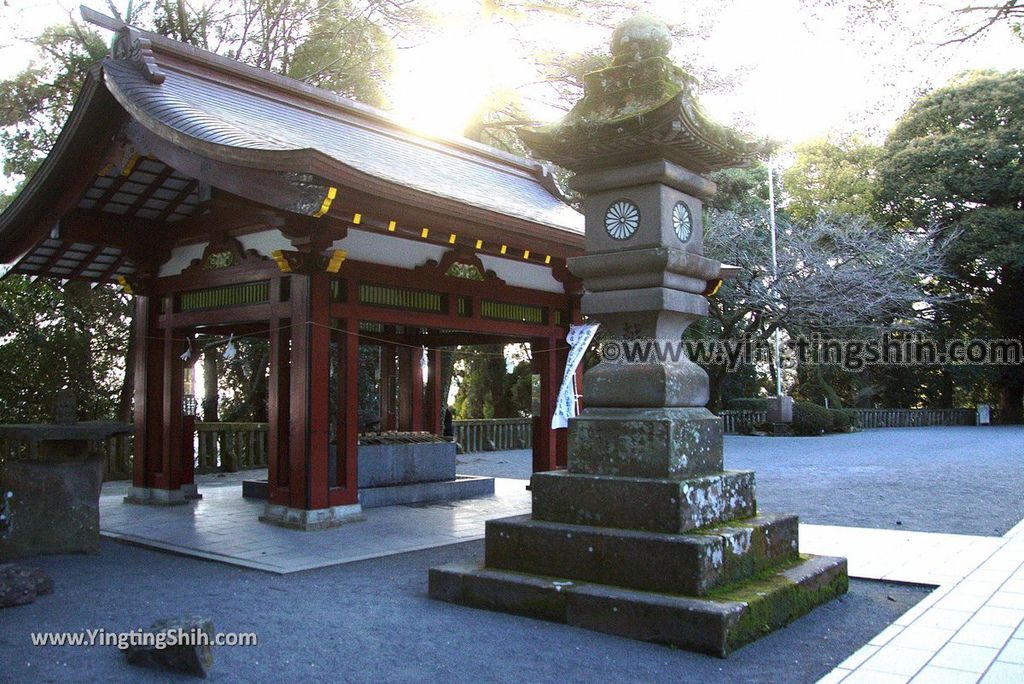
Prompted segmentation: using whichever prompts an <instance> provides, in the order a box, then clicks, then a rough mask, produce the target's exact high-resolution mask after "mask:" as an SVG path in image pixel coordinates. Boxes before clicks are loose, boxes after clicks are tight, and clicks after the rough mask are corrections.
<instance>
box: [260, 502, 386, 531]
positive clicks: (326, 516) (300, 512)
mask: <svg viewBox="0 0 1024 684" xmlns="http://www.w3.org/2000/svg"><path fill="white" fill-rule="evenodd" d="M360 520H366V516H365V515H364V514H363V508H362V506H360V505H359V504H351V505H348V506H331V507H330V508H316V509H313V510H305V509H302V508H289V507H288V506H282V505H279V504H270V503H268V504H266V505H265V506H264V507H263V515H261V516H260V522H265V523H270V524H271V525H278V526H280V527H290V528H292V529H296V530H307V531H311V530H326V529H330V528H332V527H338V526H339V525H344V524H346V523H350V522H359V521H360Z"/></svg>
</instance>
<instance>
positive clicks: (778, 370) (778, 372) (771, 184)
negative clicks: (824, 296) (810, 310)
mask: <svg viewBox="0 0 1024 684" xmlns="http://www.w3.org/2000/svg"><path fill="white" fill-rule="evenodd" d="M768 226H769V228H770V229H771V235H772V288H773V289H774V288H776V287H777V286H778V280H779V253H778V249H777V245H776V238H775V180H774V175H773V173H772V162H771V160H770V159H769V160H768ZM781 336H782V331H781V330H780V329H779V327H778V322H776V326H775V396H777V397H781V396H782V337H781Z"/></svg>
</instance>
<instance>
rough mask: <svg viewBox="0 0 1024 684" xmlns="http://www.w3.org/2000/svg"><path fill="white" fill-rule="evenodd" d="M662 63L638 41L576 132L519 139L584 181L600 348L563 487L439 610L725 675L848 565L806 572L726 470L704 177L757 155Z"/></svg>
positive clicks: (451, 582)
mask: <svg viewBox="0 0 1024 684" xmlns="http://www.w3.org/2000/svg"><path fill="white" fill-rule="evenodd" d="M670 46H671V39H670V36H669V33H668V30H667V28H665V27H664V26H663V25H661V24H658V23H657V22H654V21H652V20H650V19H646V18H643V17H637V18H634V19H632V20H630V21H628V22H626V23H625V24H623V25H622V26H620V27H619V28H618V29H617V30H616V32H615V34H613V37H612V54H613V57H614V61H613V63H612V66H611V67H610V68H608V69H604V70H602V71H599V72H596V73H593V74H589V75H588V76H587V77H586V79H585V85H586V96H585V97H584V98H583V100H581V101H580V102H579V103H578V104H577V105H576V107H574V108H573V110H572V111H571V112H570V113H569V114H568V115H567V116H566V117H565V119H563V120H562V121H560V122H558V123H556V124H553V125H551V126H546V127H542V128H540V129H532V130H524V131H521V132H520V135H521V137H522V138H523V140H524V141H525V142H526V143H527V144H528V145H529V146H530V147H531V148H532V149H533V150H534V151H535V152H536V153H537V154H538V156H541V157H545V158H547V159H551V160H552V161H555V162H557V163H559V164H562V165H563V166H565V167H567V168H569V169H570V170H572V171H575V172H576V174H577V175H576V176H575V178H574V179H573V181H572V185H573V187H574V188H575V189H576V190H578V191H579V192H580V193H581V194H582V195H583V198H584V199H583V207H584V212H585V214H586V254H585V255H584V256H581V257H578V258H575V259H571V260H570V262H569V268H570V270H571V271H572V272H573V273H574V274H575V275H577V276H579V277H580V278H581V279H582V281H583V286H584V290H585V293H584V296H583V301H582V311H583V313H584V314H585V315H587V316H588V317H589V318H590V319H592V320H597V321H598V322H599V323H600V324H601V327H602V330H603V334H604V340H605V342H604V345H605V346H604V348H603V350H602V361H601V362H600V363H599V364H598V365H597V366H595V367H594V368H592V369H590V370H589V371H587V372H586V373H585V374H584V377H583V402H584V409H583V412H582V414H581V415H580V416H579V417H578V418H576V419H573V420H571V421H570V423H569V456H568V469H567V471H565V472H547V473H537V474H535V475H534V476H533V479H532V487H531V489H532V492H533V514H532V516H522V517H517V518H508V519H504V520H492V521H489V522H488V523H487V536H486V554H485V559H484V563H483V565H482V566H480V565H477V564H472V563H461V564H453V565H448V566H444V567H440V568H434V569H432V570H431V571H430V595H431V597H433V598H436V599H440V600H444V601H451V602H454V603H462V604H465V605H470V606H476V607H480V608H489V609H492V610H501V611H506V612H510V613H517V614H522V615H529V616H532V617H538V618H543V619H548V620H556V621H559V622H565V623H567V624H570V625H576V626H579V627H586V628H590V629H594V630H598V631H602V632H608V633H612V634H619V635H622V636H628V637H633V638H637V639H643V640H647V641H655V642H660V643H666V644H671V645H674V646H677V647H680V648H686V649H691V650H698V651H704V652H707V653H711V654H714V655H719V656H723V657H724V656H725V655H727V654H728V653H729V652H730V651H732V650H734V649H735V648H738V647H739V646H742V645H743V644H746V643H748V642H750V641H753V640H754V639H756V638H758V637H760V636H763V635H765V634H767V633H769V632H771V631H772V630H774V629H777V628H779V627H781V626H782V625H784V624H786V623H788V622H790V621H791V620H794V619H796V618H797V617H799V616H801V615H803V614H804V613H806V612H808V611H809V610H811V609H812V608H814V607H815V606H817V605H819V604H821V603H824V602H826V601H829V600H831V599H832V598H835V597H836V596H838V595H840V594H842V593H843V592H845V591H846V589H847V585H848V578H847V572H846V560H845V559H843V558H828V557H813V556H804V555H801V554H800V553H799V543H798V535H799V530H798V524H797V523H798V521H797V517H796V516H795V515H769V514H763V513H760V512H759V511H758V509H757V502H756V497H755V488H754V473H753V472H749V471H729V470H725V469H724V464H723V453H722V421H721V419H720V418H718V417H717V416H715V415H713V414H712V413H711V412H710V411H708V410H707V408H706V407H705V405H706V404H707V401H708V378H707V374H706V373H705V372H704V370H703V369H702V368H700V367H699V366H698V365H696V364H695V363H693V362H692V361H690V359H689V358H688V357H687V356H686V354H685V352H684V351H683V349H682V345H681V342H680V340H681V337H682V334H683V332H684V331H685V329H686V327H687V326H689V325H690V324H691V323H693V322H694V321H696V320H698V319H700V318H701V317H703V316H706V315H707V310H708V302H707V299H706V298H705V293H707V292H710V291H711V290H713V289H714V287H713V284H714V283H717V282H718V281H720V279H722V278H724V277H725V275H726V271H727V270H728V269H727V268H725V267H723V265H722V264H721V263H719V262H718V261H715V260H713V259H710V258H707V257H705V256H704V241H703V224H702V202H703V200H705V199H706V198H708V197H710V196H711V195H712V194H713V193H714V192H715V185H714V183H712V182H710V181H708V180H707V179H705V178H704V177H703V176H702V175H700V174H702V173H705V172H707V171H711V170H714V169H717V168H723V167H727V166H736V165H740V164H743V163H745V162H746V161H748V160H749V158H750V157H751V155H752V154H753V152H754V150H753V149H752V147H751V146H750V145H748V144H746V143H744V142H743V141H742V140H741V139H739V137H738V136H736V135H735V134H734V133H732V132H730V131H727V130H726V129H724V128H722V127H721V126H719V125H717V124H715V123H714V122H712V121H710V120H709V119H707V117H705V116H704V115H703V114H702V112H701V110H700V107H699V105H698V104H697V102H696V98H695V95H694V92H693V87H694V84H693V81H692V79H691V78H690V77H689V76H688V75H687V74H685V72H683V71H682V70H680V69H678V68H677V67H675V66H674V65H673V64H672V63H671V62H670V61H669V60H668V59H667V57H666V55H667V53H668V49H669V48H670ZM645 350H646V351H645Z"/></svg>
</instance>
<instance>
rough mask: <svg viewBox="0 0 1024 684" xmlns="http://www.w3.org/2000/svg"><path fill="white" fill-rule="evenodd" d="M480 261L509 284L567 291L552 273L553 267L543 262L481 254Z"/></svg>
mask: <svg viewBox="0 0 1024 684" xmlns="http://www.w3.org/2000/svg"><path fill="white" fill-rule="evenodd" d="M480 261H481V263H483V265H484V268H485V269H487V270H489V271H494V273H495V274H497V276H498V277H499V278H501V279H502V280H504V281H505V282H506V283H508V284H509V285H513V286H515V287H525V288H529V289H531V290H541V291H543V292H557V293H558V294H561V293H563V292H565V288H564V287H563V286H562V283H560V282H558V281H557V280H555V277H554V276H553V275H551V268H550V267H549V266H543V265H541V264H531V263H527V262H525V261H523V260H519V261H516V260H515V259H502V258H501V257H496V256H490V255H489V254H481V255H480Z"/></svg>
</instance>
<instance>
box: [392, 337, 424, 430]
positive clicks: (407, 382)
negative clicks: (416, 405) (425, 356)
mask: <svg viewBox="0 0 1024 684" xmlns="http://www.w3.org/2000/svg"><path fill="white" fill-rule="evenodd" d="M396 351H397V356H398V373H397V382H398V421H397V423H398V426H397V427H398V430H400V431H402V432H410V431H412V430H413V429H414V428H413V383H414V379H413V359H414V357H417V358H418V357H419V356H418V354H417V355H415V356H414V354H413V348H412V347H408V346H404V345H402V346H400V347H398V348H397V350H396ZM421 407H422V403H421Z"/></svg>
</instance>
